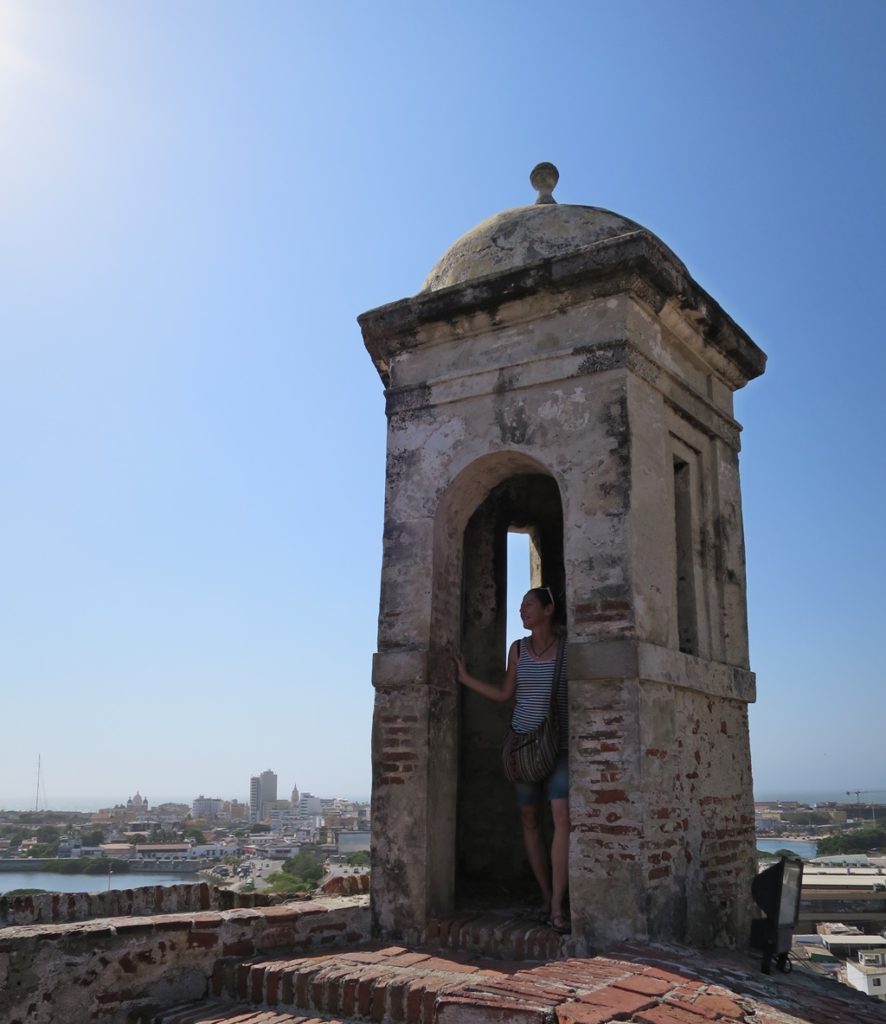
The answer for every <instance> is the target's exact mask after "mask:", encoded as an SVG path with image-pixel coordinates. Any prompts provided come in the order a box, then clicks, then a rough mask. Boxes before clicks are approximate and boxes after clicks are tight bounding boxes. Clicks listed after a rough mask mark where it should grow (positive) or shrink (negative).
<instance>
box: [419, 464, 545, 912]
mask: <svg viewBox="0 0 886 1024" xmlns="http://www.w3.org/2000/svg"><path fill="white" fill-rule="evenodd" d="M436 527H437V528H436V529H435V537H436V541H437V544H436V551H435V556H436V557H435V570H436V571H435V585H434V595H435V601H434V618H435V627H436V628H435V629H434V634H435V636H436V637H437V638H439V640H440V642H441V649H440V650H439V652H438V653H439V657H437V658H435V659H433V660H434V662H435V663H436V664H437V665H438V666H439V667H440V671H441V672H442V673H446V672H448V673H450V674H451V672H452V661H451V654H452V653H453V652H455V651H461V653H462V654H463V655H464V657H465V659H466V660H467V662H468V664H469V666H470V669H471V671H472V672H473V673H474V674H475V675H477V676H480V677H482V678H486V679H489V680H497V679H500V678H501V677H502V676H503V674H504V671H505V666H506V657H507V651H506V619H507V585H508V559H507V541H508V534H509V533H511V532H521V533H526V534H528V537H529V566H525V567H521V570H522V574H523V576H524V578H526V579H529V580H530V581H531V585H533V586H538V585H541V584H542V583H544V584H545V585H548V586H551V587H552V589H553V591H554V593H555V594H557V595H560V596H561V597H562V595H563V594H564V591H565V585H564V583H565V579H564V577H565V570H564V561H563V509H562V503H561V499H560V489H559V487H558V484H557V481H556V480H555V479H554V477H553V476H552V475H551V474H550V473H549V472H548V471H547V469H546V468H545V467H543V466H541V465H540V464H539V463H537V462H536V461H535V460H533V459H530V458H527V457H526V456H523V455H520V454H518V453H513V452H502V453H497V454H496V455H491V456H486V457H484V458H482V459H480V460H477V462H476V463H473V464H472V465H471V466H469V467H467V468H466V469H465V470H464V471H463V472H462V473H461V474H460V475H459V476H458V477H457V478H456V479H455V480H454V481H453V483H452V485H451V486H450V487H449V488H448V489H447V492H446V495H445V496H444V499H443V501H442V502H441V504H440V507H439V513H438V518H437V524H436ZM512 568H513V567H512ZM527 570H528V571H527ZM563 611H564V610H563V608H562V603H561V605H560V607H559V608H558V612H559V614H560V615H561V616H563ZM563 618H564V620H565V616H563ZM447 653H448V655H449V656H448V659H447ZM510 711H511V706H510V704H498V703H496V702H493V701H489V700H485V699H483V698H482V697H479V696H478V695H477V694H474V693H472V692H471V691H469V690H467V689H466V688H463V687H460V688H458V691H457V692H456V694H455V701H454V702H453V703H452V704H451V705H450V713H451V715H452V716H453V719H454V720H453V721H452V722H451V725H452V727H453V729H454V731H455V735H456V737H457V741H456V743H455V744H454V746H450V747H449V754H448V756H446V755H443V754H442V750H443V749H445V747H447V746H449V745H448V744H441V757H440V758H439V759H438V769H439V770H440V771H441V772H443V771H444V770H446V771H447V774H449V776H450V778H449V780H448V783H449V784H448V785H445V784H444V780H443V778H442V777H441V778H440V783H441V791H442V790H449V791H450V794H451V797H450V800H449V801H447V803H448V808H449V813H448V814H443V815H441V818H440V819H438V820H439V821H440V825H441V826H442V827H441V829H440V833H439V834H438V838H439V840H440V844H441V846H443V847H446V848H447V849H440V848H439V847H438V853H437V855H436V859H437V861H438V870H437V871H434V870H432V872H431V876H432V878H433V877H434V876H436V878H437V879H438V882H439V883H444V875H445V876H446V877H445V884H440V885H439V886H438V887H436V888H437V896H438V898H437V899H436V900H432V905H433V904H436V906H437V907H438V908H439V910H441V911H443V910H444V909H445V910H447V911H448V910H451V909H452V908H453V907H458V908H465V907H476V906H480V905H483V906H490V905H508V906H511V905H513V904H514V903H517V902H521V901H522V899H523V897H524V896H527V895H528V894H529V893H531V892H533V887H534V883H533V881H532V876H531V872H530V871H529V868H528V865H527V863H526V858H525V855H524V853H523V847H522V840H521V833H520V825H519V816H518V812H517V808H516V805H515V801H514V796H513V791H512V787H511V786H510V785H509V784H508V783H507V781H506V780H505V778H504V776H503V773H502V769H501V758H500V748H501V741H502V737H503V735H504V732H505V729H506V727H507V724H508V721H509V716H510ZM444 764H445V765H446V768H445V769H444ZM453 784H454V786H453ZM453 788H454V792H453ZM441 810H442V805H441Z"/></svg>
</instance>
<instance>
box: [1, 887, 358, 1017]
mask: <svg viewBox="0 0 886 1024" xmlns="http://www.w3.org/2000/svg"><path fill="white" fill-rule="evenodd" d="M369 924H370V918H369V908H368V901H367V898H366V897H352V898H350V899H338V900H335V899H327V900H322V899H320V900H316V901H312V902H306V903H298V904H289V905H283V906H277V907H263V908H255V909H251V910H250V909H240V910H229V911H217V912H215V911H201V912H196V913H183V914H163V915H159V916H154V917H111V918H104V919H101V920H96V921H90V922H83V923H79V924H75V923H70V924H53V925H25V926H14V927H9V928H6V929H4V930H3V931H2V932H0V1021H2V1022H3V1024H62V1022H64V1024H86V1022H91V1021H94V1020H97V1019H98V1020H102V1021H106V1022H107V1024H125V1022H126V1021H127V1020H129V1019H131V1018H130V1014H132V1013H134V1012H135V1011H137V1010H143V1009H146V1008H149V1007H152V1006H169V1005H171V1004H173V1003H176V1002H183V1001H186V1000H189V999H198V998H201V997H202V996H204V995H206V994H207V993H208V992H209V990H210V981H211V979H212V978H213V975H214V974H216V975H220V976H221V975H224V973H225V971H226V970H228V969H229V968H230V967H232V966H234V965H236V964H238V963H240V962H241V961H242V960H243V959H245V958H249V957H252V956H257V955H260V954H264V955H266V956H267V955H274V954H275V953H277V952H278V951H279V953H281V954H285V955H287V956H293V955H296V954H297V953H298V952H299V951H301V952H310V951H321V950H324V949H328V948H334V947H337V946H342V945H351V944H354V943H360V942H364V941H366V939H367V938H368V937H369Z"/></svg>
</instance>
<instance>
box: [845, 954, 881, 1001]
mask: <svg viewBox="0 0 886 1024" xmlns="http://www.w3.org/2000/svg"><path fill="white" fill-rule="evenodd" d="M846 984H847V985H851V986H852V987H853V988H857V989H858V991H859V992H864V994H865V995H866V996H870V997H871V998H872V999H881V1000H886V953H884V952H883V951H882V950H871V951H865V950H861V951H859V954H858V961H857V962H855V961H853V960H847V961H846Z"/></svg>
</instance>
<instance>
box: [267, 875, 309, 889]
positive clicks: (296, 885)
mask: <svg viewBox="0 0 886 1024" xmlns="http://www.w3.org/2000/svg"><path fill="white" fill-rule="evenodd" d="M267 881H268V887H267V889H266V890H265V891H266V892H270V893H284V892H310V891H311V890H312V889H315V888H316V886H317V882H316V880H314V881H309V880H308V879H305V878H299V876H298V875H293V874H290V873H289V872H287V871H275V872H274V873H273V874H272V875H268V880H267Z"/></svg>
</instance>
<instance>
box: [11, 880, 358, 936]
mask: <svg viewBox="0 0 886 1024" xmlns="http://www.w3.org/2000/svg"><path fill="white" fill-rule="evenodd" d="M350 880H351V879H350V878H349V879H348V881H350ZM359 884H360V885H361V886H362V884H363V883H359ZM358 891H365V890H363V889H362V888H357V889H354V887H353V885H352V886H350V887H348V886H345V887H344V888H343V890H342V891H341V892H338V891H336V892H332V893H330V895H355V894H356V892H358ZM280 902H282V899H281V897H273V896H265V895H263V894H262V893H238V892H233V891H231V890H230V889H219V888H217V887H216V886H212V885H209V884H208V883H207V882H198V883H196V884H186V885H146V886H140V887H138V888H136V889H111V890H108V891H106V892H71V893H61V892H53V893H42V894H38V895H35V896H11V897H5V896H4V897H3V898H0V928H3V927H8V926H9V925H24V924H64V923H66V922H69V921H88V920H90V919H92V918H96V917H126V916H129V915H135V916H145V915H151V914H181V913H187V912H188V911H192V910H233V909H235V908H237V907H267V906H271V905H272V904H274V903H280Z"/></svg>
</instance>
